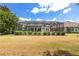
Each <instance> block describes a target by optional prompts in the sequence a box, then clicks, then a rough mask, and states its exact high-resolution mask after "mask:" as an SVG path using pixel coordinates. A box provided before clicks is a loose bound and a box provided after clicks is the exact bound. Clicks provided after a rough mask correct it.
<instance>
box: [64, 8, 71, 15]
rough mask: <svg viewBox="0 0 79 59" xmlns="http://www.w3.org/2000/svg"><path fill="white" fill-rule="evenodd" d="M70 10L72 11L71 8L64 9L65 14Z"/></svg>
mask: <svg viewBox="0 0 79 59" xmlns="http://www.w3.org/2000/svg"><path fill="white" fill-rule="evenodd" d="M69 11H71V8H67V9H65V10H64V11H63V14H66V13H68V12H69Z"/></svg>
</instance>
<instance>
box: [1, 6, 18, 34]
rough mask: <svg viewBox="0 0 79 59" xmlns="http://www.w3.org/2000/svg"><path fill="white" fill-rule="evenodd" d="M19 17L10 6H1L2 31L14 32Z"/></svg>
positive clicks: (5, 32)
mask: <svg viewBox="0 0 79 59" xmlns="http://www.w3.org/2000/svg"><path fill="white" fill-rule="evenodd" d="M17 24H18V18H17V17H16V15H15V14H13V13H11V11H10V10H9V8H7V7H5V6H0V33H4V34H10V33H14V31H15V30H16V28H17Z"/></svg>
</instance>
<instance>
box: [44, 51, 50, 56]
mask: <svg viewBox="0 0 79 59" xmlns="http://www.w3.org/2000/svg"><path fill="white" fill-rule="evenodd" d="M43 56H51V54H50V51H48V50H47V51H45V52H43Z"/></svg>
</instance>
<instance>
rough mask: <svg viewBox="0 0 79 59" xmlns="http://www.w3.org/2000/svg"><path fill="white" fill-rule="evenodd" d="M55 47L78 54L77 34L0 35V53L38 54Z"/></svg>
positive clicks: (78, 38) (78, 41)
mask: <svg viewBox="0 0 79 59" xmlns="http://www.w3.org/2000/svg"><path fill="white" fill-rule="evenodd" d="M56 48H61V49H64V50H67V51H70V52H71V53H73V54H76V55H79V35H78V34H67V35H66V36H15V35H3V36H0V55H8V56H9V55H12V56H13V55H14V56H16V55H17V56H29V55H30V56H39V55H42V53H43V52H44V51H46V50H49V51H51V52H53V51H54V50H55V49H56Z"/></svg>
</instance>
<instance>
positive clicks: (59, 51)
mask: <svg viewBox="0 0 79 59" xmlns="http://www.w3.org/2000/svg"><path fill="white" fill-rule="evenodd" d="M72 55H73V54H71V53H70V52H69V51H65V50H62V49H57V50H56V51H54V53H53V56H72Z"/></svg>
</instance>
